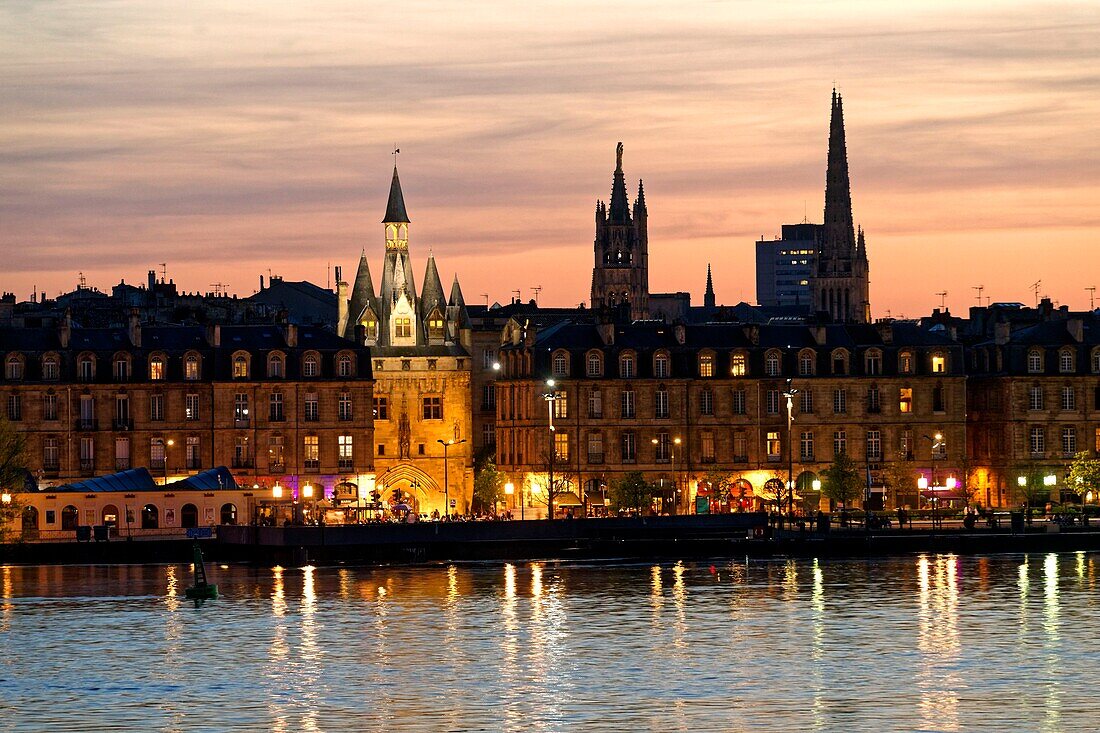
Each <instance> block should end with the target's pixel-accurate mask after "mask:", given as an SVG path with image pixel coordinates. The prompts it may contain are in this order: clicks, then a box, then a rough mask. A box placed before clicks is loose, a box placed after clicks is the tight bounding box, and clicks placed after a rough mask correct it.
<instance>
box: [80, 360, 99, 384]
mask: <svg viewBox="0 0 1100 733" xmlns="http://www.w3.org/2000/svg"><path fill="white" fill-rule="evenodd" d="M76 375H77V378H79V379H80V381H81V382H91V381H92V380H94V379H95V357H94V356H92V355H91V354H81V355H80V358H79V359H77V361H76Z"/></svg>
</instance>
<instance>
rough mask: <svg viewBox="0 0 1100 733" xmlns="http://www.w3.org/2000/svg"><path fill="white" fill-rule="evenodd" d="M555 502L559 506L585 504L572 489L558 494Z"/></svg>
mask: <svg viewBox="0 0 1100 733" xmlns="http://www.w3.org/2000/svg"><path fill="white" fill-rule="evenodd" d="M554 503H555V504H557V505H558V506H584V502H582V501H581V499H580V497H579V496H577V495H576V494H574V493H573V492H572V491H566V492H565V493H562V494H558V495H557V496H555V497H554Z"/></svg>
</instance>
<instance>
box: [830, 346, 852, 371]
mask: <svg viewBox="0 0 1100 733" xmlns="http://www.w3.org/2000/svg"><path fill="white" fill-rule="evenodd" d="M847 373H848V352H847V351H845V350H844V349H837V350H836V351H834V352H833V374H847Z"/></svg>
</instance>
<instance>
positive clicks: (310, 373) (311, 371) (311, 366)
mask: <svg viewBox="0 0 1100 733" xmlns="http://www.w3.org/2000/svg"><path fill="white" fill-rule="evenodd" d="M320 375H321V358H320V357H319V356H318V355H317V352H315V351H310V352H308V353H307V354H306V355H305V356H303V357H302V376H303V377H306V378H309V377H318V376H320Z"/></svg>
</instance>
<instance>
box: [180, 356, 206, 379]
mask: <svg viewBox="0 0 1100 733" xmlns="http://www.w3.org/2000/svg"><path fill="white" fill-rule="evenodd" d="M201 377H202V361H201V360H200V359H199V355H198V354H188V355H187V356H186V357H184V359H183V378H184V379H186V380H188V381H189V382H194V381H197V380H198V379H200V378H201Z"/></svg>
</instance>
